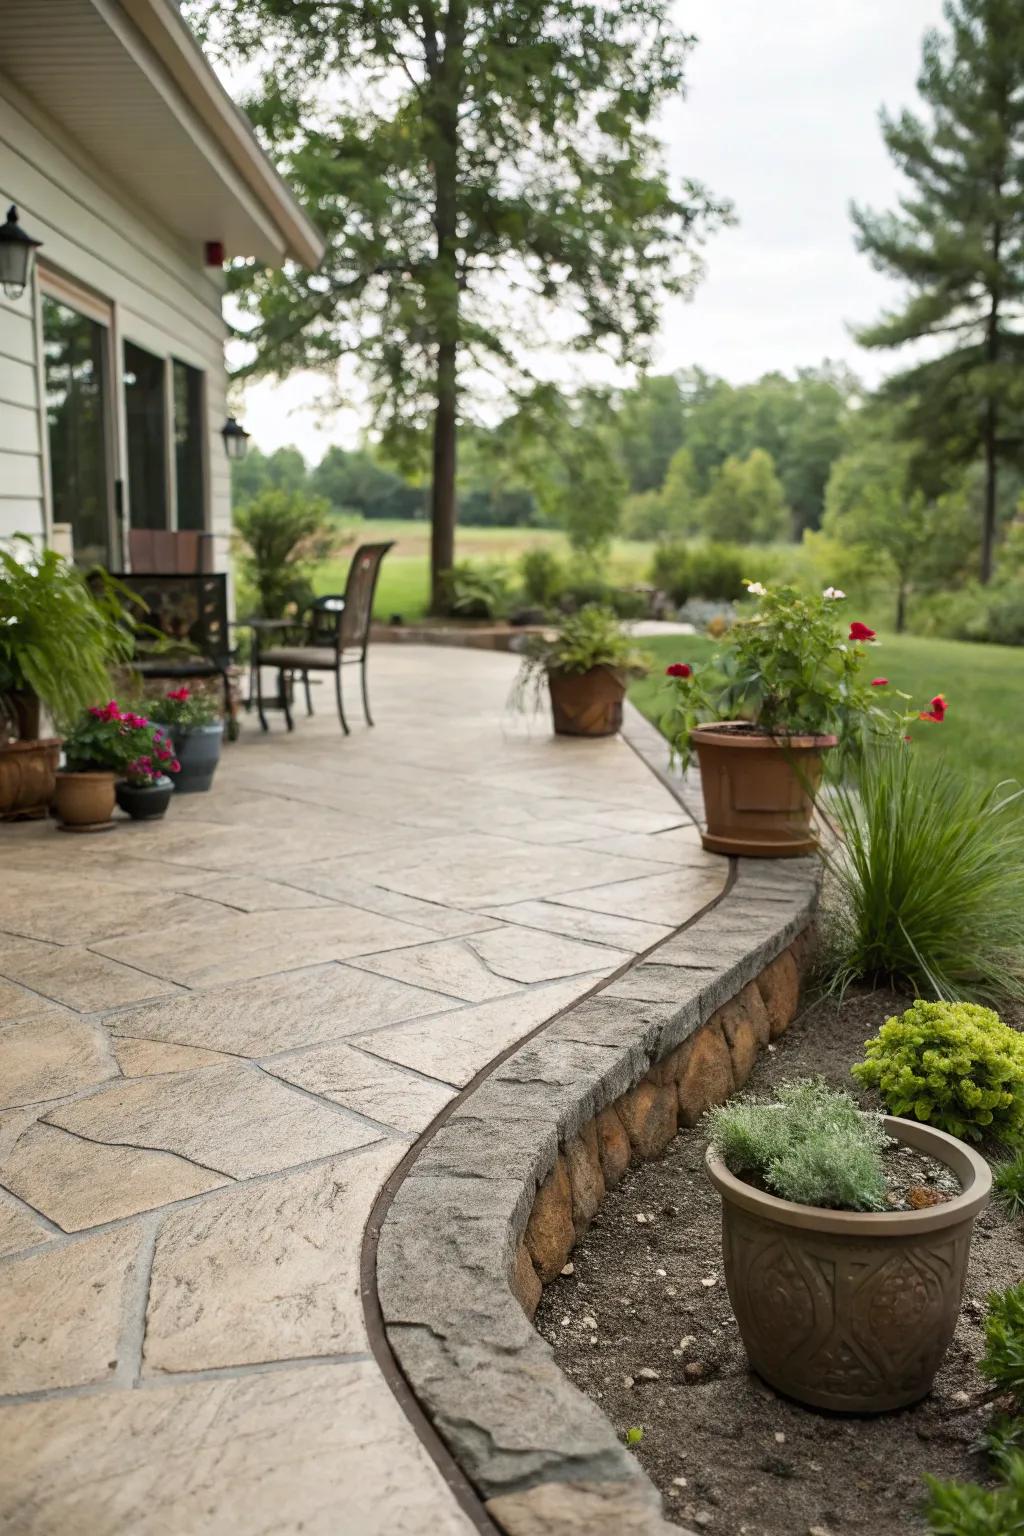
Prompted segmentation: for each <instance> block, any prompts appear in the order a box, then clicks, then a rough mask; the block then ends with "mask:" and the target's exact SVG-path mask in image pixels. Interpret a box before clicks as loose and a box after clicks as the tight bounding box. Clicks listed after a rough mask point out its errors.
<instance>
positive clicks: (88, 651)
mask: <svg viewBox="0 0 1024 1536" xmlns="http://www.w3.org/2000/svg"><path fill="white" fill-rule="evenodd" d="M125 596H127V594H125V593H124V590H123V589H122V588H121V587H120V586H119V584H118V583H116V582H114V581H112V580H111V578H110V577H109V576H107V575H106V574H105V573H102V572H99V573H96V580H95V589H94V590H93V589H92V588H90V586H89V585H88V583H87V582H86V579H85V577H84V576H83V575H82V573H81V572H80V571H77V570H76V569H75V567H74V566H72V565H70V564H69V563H68V562H67V561H66V560H63V559H62V558H61V557H60V556H59V555H58V554H56V552H55V551H54V550H52V549H44V550H38V549H37V548H36V547H35V545H34V543H33V542H32V540H31V539H28V538H26V537H24V536H22V535H17V536H16V537H15V539H14V541H12V545H11V547H10V548H3V547H2V546H0V614H2V616H3V622H2V623H0V820H2V819H7V818H12V817H23V816H44V815H45V814H46V812H47V809H48V808H49V805H50V803H51V801H52V800H53V795H54V789H55V775H56V771H57V763H58V760H59V753H60V738H59V736H41V735H40V716H41V710H42V707H43V706H45V708H46V710H47V711H48V712H49V714H50V715H51V717H52V718H53V720H54V723H55V725H56V726H57V729H58V730H61V729H62V728H63V727H64V726H65V725H67V724H68V723H69V722H71V721H73V720H74V719H76V718H77V717H78V716H79V715H80V714H81V712H82V711H83V710H84V709H85V708H86V706H87V705H88V703H89V702H90V700H91V699H95V698H97V697H103V696H105V695H106V694H107V693H108V692H109V687H110V679H109V668H110V666H111V665H112V664H114V663H115V662H118V661H123V660H125V659H126V658H127V657H129V656H130V655H131V652H132V647H133V643H134V642H133V624H132V618H131V615H130V613H129V611H128V609H127V608H126V607H125V606H124V603H123V602H122V597H125Z"/></svg>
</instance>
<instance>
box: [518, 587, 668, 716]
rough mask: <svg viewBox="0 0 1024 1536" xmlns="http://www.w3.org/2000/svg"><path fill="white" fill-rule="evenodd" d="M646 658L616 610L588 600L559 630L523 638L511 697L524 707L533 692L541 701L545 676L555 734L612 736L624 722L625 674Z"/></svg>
mask: <svg viewBox="0 0 1024 1536" xmlns="http://www.w3.org/2000/svg"><path fill="white" fill-rule="evenodd" d="M648 663H649V658H648V657H647V656H646V655H645V654H644V653H643V652H642V651H638V650H637V649H636V647H635V646H634V644H633V641H632V639H631V637H630V636H629V635H628V634H627V632H626V631H625V630H624V629H623V628H622V625H621V624H620V623H619V620H618V618H617V617H616V615H615V613H614V612H613V611H612V610H611V609H610V608H602V607H600V606H599V605H598V604H597V603H588V604H587V606H586V607H584V608H581V609H580V611H579V613H576V614H573V615H572V616H571V617H570V618H567V619H566V620H565V621H564V623H563V624H562V626H561V628H560V629H559V630H558V631H557V633H555V634H547V635H536V636H534V637H533V638H532V639H531V640H530V641H529V642H528V643H527V646H526V648H525V651H524V653H523V660H522V664H521V666H520V669H519V676H518V677H517V678H516V682H515V685H514V687H513V690H512V702H513V704H514V705H515V706H516V707H517V708H520V709H521V708H524V707H525V705H526V701H527V699H528V697H529V696H531V695H532V697H533V700H534V703H535V705H536V704H539V701H540V693H541V689H542V688H543V686H544V684H545V682H546V683H547V686H548V691H549V693H550V695H551V713H552V717H553V720H554V727H555V734H556V735H559V736H612V735H614V734H615V732H616V731H618V730H619V729H620V728H621V726H622V700H623V698H624V697H625V693H626V685H627V683H628V681H629V678H630V677H642V676H643V674H644V673H645V672H646V671H647V668H648Z"/></svg>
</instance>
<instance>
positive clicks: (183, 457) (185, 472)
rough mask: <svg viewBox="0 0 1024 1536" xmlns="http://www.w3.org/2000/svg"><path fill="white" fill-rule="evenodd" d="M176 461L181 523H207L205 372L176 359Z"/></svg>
mask: <svg viewBox="0 0 1024 1536" xmlns="http://www.w3.org/2000/svg"><path fill="white" fill-rule="evenodd" d="M174 462H175V469H176V471H177V476H176V479H177V484H176V489H175V498H176V501H177V507H178V527H179V528H195V529H200V530H201V529H203V528H205V527H206V507H205V488H204V485H203V376H202V374H201V373H200V371H199V369H198V368H190V367H189V365H188V364H187V363H179V362H178V360H177V359H175V361H174Z"/></svg>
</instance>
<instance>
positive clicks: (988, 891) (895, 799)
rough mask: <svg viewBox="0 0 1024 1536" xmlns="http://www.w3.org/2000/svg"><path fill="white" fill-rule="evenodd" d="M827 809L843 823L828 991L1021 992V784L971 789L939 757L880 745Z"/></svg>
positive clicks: (834, 871)
mask: <svg viewBox="0 0 1024 1536" xmlns="http://www.w3.org/2000/svg"><path fill="white" fill-rule="evenodd" d="M926 728H927V729H929V730H932V729H939V726H937V725H935V724H934V723H932V722H931V720H929V723H928V725H927V727H926ZM827 809H828V811H829V813H830V815H832V816H833V817H834V818H835V820H836V821H837V822H838V826H839V833H840V836H839V838H838V839H837V840H836V842H835V844H834V846H833V847H832V848H831V849H826V859H827V863H828V869H829V874H830V876H831V880H830V882H829V883H830V887H831V892H832V895H831V898H830V902H829V911H828V914H827V920H826V930H825V936H826V944H825V952H826V956H827V975H828V984H829V988H830V990H831V991H833V992H835V993H838V994H840V995H841V994H842V993H843V992H844V991H845V990H846V988H847V987H848V986H849V985H851V983H854V982H866V983H868V984H869V985H883V986H890V985H891V986H894V987H896V988H903V989H907V990H910V991H911V992H915V993H919V994H921V995H922V996H925V997H937V998H948V999H965V1000H967V1001H973V1002H993V1003H997V1002H999V1001H1000V999H1001V998H1004V997H1016V998H1019V997H1024V789H1021V788H1020V787H1019V786H1016V785H1014V786H1007V785H997V786H996V788H995V789H992V790H989V791H985V790H979V789H978V788H977V786H976V785H975V784H973V783H971V782H969V781H968V782H965V781H963V780H961V779H960V778H959V777H958V776H957V775H956V774H955V773H953V772H952V771H951V770H950V769H949V767H948V766H947V765H946V763H945V762H944V761H942V760H941V759H939V760H930V761H929V760H923V759H922V758H921V757H919V756H918V755H917V754H916V753H915V751H914V749H913V748H912V747H911V748H909V749H907V748H904V747H903V746H902V745H897V746H888V747H886V746H879V747H877V748H876V749H875V750H873V751H870V752H868V753H867V754H866V755H865V757H864V758H863V760H862V761H861V762H860V763H859V764H858V767H857V773H856V780H855V782H854V783H853V784H852V785H850V786H839V787H837V788H836V789H835V790H834V792H833V793H832V795H831V796H830V797H829V800H828V805H827Z"/></svg>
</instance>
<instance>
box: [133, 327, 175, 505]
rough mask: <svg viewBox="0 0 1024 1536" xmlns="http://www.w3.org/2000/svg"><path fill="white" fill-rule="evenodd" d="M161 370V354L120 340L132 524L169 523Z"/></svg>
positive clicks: (162, 365) (165, 412) (162, 362)
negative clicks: (122, 348) (122, 344)
mask: <svg viewBox="0 0 1024 1536" xmlns="http://www.w3.org/2000/svg"><path fill="white" fill-rule="evenodd" d="M165 371H166V370H165V366H164V360H163V358H162V357H154V356H153V354H152V352H146V351H144V350H143V348H142V347H137V346H136V345H135V344H134V342H131V341H126V342H125V344H124V399H125V424H126V427H127V436H128V507H129V512H130V520H131V525H132V527H133V528H166V527H167V526H168V523H167V408H166V400H165V394H164V390H165Z"/></svg>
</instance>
